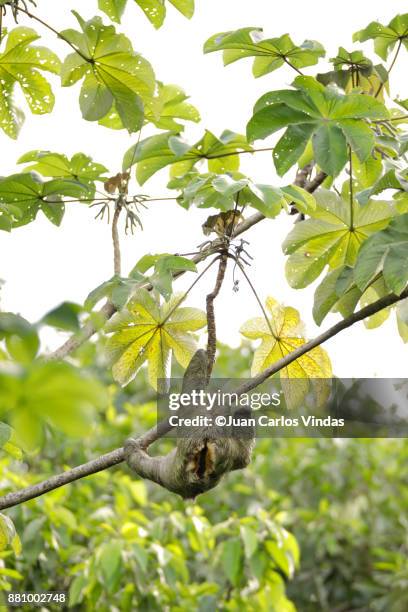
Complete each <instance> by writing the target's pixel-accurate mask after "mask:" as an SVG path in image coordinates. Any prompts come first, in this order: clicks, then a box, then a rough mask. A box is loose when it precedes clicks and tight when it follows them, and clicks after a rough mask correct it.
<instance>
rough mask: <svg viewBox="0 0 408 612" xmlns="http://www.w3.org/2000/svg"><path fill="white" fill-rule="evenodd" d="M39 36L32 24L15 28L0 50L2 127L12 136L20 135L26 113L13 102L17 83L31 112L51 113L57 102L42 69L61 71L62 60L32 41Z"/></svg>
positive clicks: (0, 116)
mask: <svg viewBox="0 0 408 612" xmlns="http://www.w3.org/2000/svg"><path fill="white" fill-rule="evenodd" d="M39 38H40V37H39V35H38V34H37V33H36V32H35V31H34V30H32V29H31V28H25V27H18V28H15V29H14V30H11V32H9V34H8V35H7V39H6V46H5V49H4V51H3V52H2V53H0V127H1V128H2V129H3V130H4V131H5V133H6V134H7V135H8V136H10V137H11V138H17V136H18V133H19V131H20V128H21V126H22V124H23V122H24V113H23V112H22V111H21V110H20V109H19V108H18V107H17V106H16V105H15V102H14V93H15V92H14V90H15V85H16V83H18V84H19V85H20V87H21V90H22V92H23V94H24V96H25V98H26V100H27V103H28V105H29V107H30V110H31V112H32V113H34V114H36V115H42V114H44V113H50V112H51V111H52V109H53V106H54V94H53V93H52V89H51V86H50V84H49V83H48V81H47V80H46V79H45V78H44V77H43V76H42V74H41V72H40V71H41V70H45V71H48V72H52V73H54V74H59V72H60V67H61V64H60V61H59V59H58V57H57V56H56V55H55V53H53V52H52V51H50V50H49V49H47V48H46V47H38V46H33V45H32V44H31V43H33V42H34V41H35V40H38V39H39Z"/></svg>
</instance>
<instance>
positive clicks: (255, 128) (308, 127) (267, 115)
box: [247, 77, 389, 176]
mask: <svg viewBox="0 0 408 612" xmlns="http://www.w3.org/2000/svg"><path fill="white" fill-rule="evenodd" d="M294 87H295V89H283V90H277V91H272V92H269V93H266V94H265V95H263V96H262V97H261V98H260V99H259V100H258V102H257V103H256V105H255V107H254V114H253V116H252V118H251V119H250V121H249V123H248V125H247V137H248V140H249V141H250V142H252V141H254V140H257V139H264V138H266V137H267V136H270V135H271V134H274V133H275V132H278V131H280V130H282V129H283V128H287V130H286V132H285V133H284V134H283V136H282V137H281V139H280V140H279V142H278V143H277V145H276V147H275V149H274V153H273V159H274V163H275V167H276V170H277V172H278V174H279V175H281V176H282V175H283V174H285V172H287V171H288V170H289V168H290V167H291V166H293V165H294V164H295V163H296V162H297V160H298V159H299V158H300V156H301V155H302V153H303V152H304V150H305V149H306V146H307V145H308V143H309V142H310V141H311V142H312V145H313V152H314V158H315V161H316V163H317V164H318V165H319V166H320V168H321V169H322V170H323V171H324V172H326V174H329V175H331V176H337V175H338V174H339V172H340V171H341V170H342V169H343V168H344V166H345V164H346V162H347V159H348V153H347V147H348V146H349V147H350V148H351V150H352V151H353V152H354V153H355V154H356V155H357V157H358V158H359V160H360V161H365V160H366V159H368V157H369V156H370V155H371V152H372V150H373V147H374V144H375V136H374V131H373V130H372V128H371V127H370V124H369V121H370V120H378V119H387V118H388V115H389V114H388V111H387V109H386V108H385V106H384V105H383V104H381V102H379V101H378V100H375V99H374V98H372V97H370V96H362V95H360V94H342V93H341V92H340V91H339V90H338V89H335V88H331V87H324V86H323V85H322V84H321V83H318V82H317V81H316V80H315V79H313V78H312V77H297V78H296V79H295V82H294Z"/></svg>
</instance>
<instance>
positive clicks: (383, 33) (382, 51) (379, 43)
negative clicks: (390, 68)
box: [353, 13, 408, 60]
mask: <svg viewBox="0 0 408 612" xmlns="http://www.w3.org/2000/svg"><path fill="white" fill-rule="evenodd" d="M353 40H354V41H359V42H365V41H366V40H373V41H374V48H375V51H376V53H377V54H378V55H379V56H380V57H381V58H382V59H383V60H386V59H387V57H388V54H389V53H390V51H392V49H393V48H394V47H395V45H396V43H401V44H403V45H404V47H405V48H407V49H408V13H405V14H404V15H396V17H394V18H393V19H391V21H390V23H389V24H388V25H387V26H385V25H382V24H381V23H379V22H378V21H372V22H371V23H370V24H369V25H368V26H367V27H366V28H364V30H360V31H359V32H356V33H355V34H354V35H353Z"/></svg>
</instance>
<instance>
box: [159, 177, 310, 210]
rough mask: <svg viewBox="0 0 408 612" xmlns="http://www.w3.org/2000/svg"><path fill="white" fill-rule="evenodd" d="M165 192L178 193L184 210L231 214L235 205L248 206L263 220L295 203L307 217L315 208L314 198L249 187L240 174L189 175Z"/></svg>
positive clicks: (302, 193)
mask: <svg viewBox="0 0 408 612" xmlns="http://www.w3.org/2000/svg"><path fill="white" fill-rule="evenodd" d="M168 187H169V188H173V189H180V190H181V194H180V196H179V197H178V198H177V201H178V203H179V204H180V205H181V206H183V207H184V208H189V207H190V206H192V205H195V206H198V207H199V208H209V207H213V208H218V209H220V210H222V211H227V210H231V209H232V208H234V206H235V202H236V201H238V203H239V206H252V207H253V208H255V209H257V210H259V211H260V212H261V213H262V214H263V215H265V217H270V218H274V217H276V216H277V215H278V214H279V213H280V212H281V210H282V208H287V207H289V205H290V204H291V203H292V202H295V203H296V205H297V207H298V208H299V210H301V211H302V212H304V213H307V214H309V209H310V210H313V209H314V208H315V207H316V203H315V200H314V197H313V196H312V195H311V194H310V193H308V192H307V191H305V190H304V189H302V188H301V187H297V186H294V185H288V186H287V187H273V186H272V185H263V184H256V183H253V182H252V181H251V180H250V179H248V178H246V177H245V176H244V175H243V174H240V173H238V172H232V173H229V174H215V173H208V174H199V173H197V172H190V173H188V174H186V175H185V176H184V177H182V178H181V179H174V180H173V181H170V183H169V185H168Z"/></svg>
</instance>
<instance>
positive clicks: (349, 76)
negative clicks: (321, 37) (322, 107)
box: [316, 47, 388, 101]
mask: <svg viewBox="0 0 408 612" xmlns="http://www.w3.org/2000/svg"><path fill="white" fill-rule="evenodd" d="M330 61H331V62H332V64H333V67H334V70H331V71H329V72H326V73H323V74H318V75H316V78H317V80H318V81H319V82H320V83H322V84H323V85H329V83H334V84H335V85H337V86H338V87H341V88H342V89H344V91H345V92H346V93H350V92H352V91H353V90H354V93H358V91H361V92H364V93H367V94H369V95H371V96H374V97H376V98H378V99H380V100H382V101H383V100H384V90H385V91H388V84H387V81H388V72H387V70H386V68H385V67H384V66H383V65H382V64H377V65H376V66H374V65H373V63H372V61H371V60H370V59H368V58H367V57H366V56H365V55H364V53H363V52H362V51H359V50H357V51H347V50H346V49H344V47H340V48H339V50H338V53H337V55H336V57H332V58H330ZM356 88H358V89H356Z"/></svg>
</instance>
